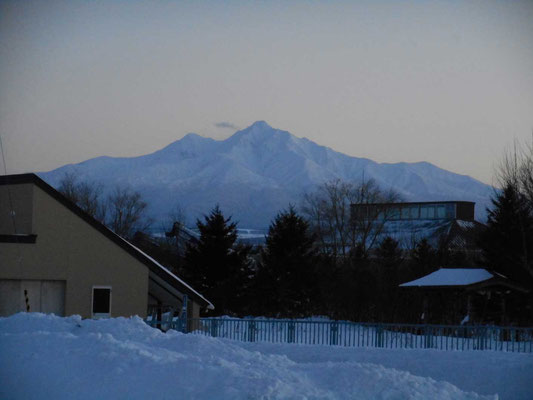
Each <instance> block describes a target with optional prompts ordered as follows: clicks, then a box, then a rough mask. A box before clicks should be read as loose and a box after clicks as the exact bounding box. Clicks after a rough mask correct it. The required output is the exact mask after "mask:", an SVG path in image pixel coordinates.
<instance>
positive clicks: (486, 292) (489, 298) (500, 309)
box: [399, 268, 528, 324]
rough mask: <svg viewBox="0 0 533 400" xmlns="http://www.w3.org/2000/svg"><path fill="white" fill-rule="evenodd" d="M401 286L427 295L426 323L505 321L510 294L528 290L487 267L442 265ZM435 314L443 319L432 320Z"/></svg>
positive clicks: (423, 312) (424, 318) (423, 306)
mask: <svg viewBox="0 0 533 400" xmlns="http://www.w3.org/2000/svg"><path fill="white" fill-rule="evenodd" d="M399 286H400V288H403V289H409V290H411V291H417V292H418V293H420V294H422V295H423V305H422V314H421V320H422V321H423V322H439V323H443V322H447V323H459V322H461V323H466V322H473V321H476V322H483V323H486V322H492V323H502V324H505V323H506V322H507V318H506V315H507V313H506V305H507V302H508V299H509V297H511V296H512V295H515V294H516V293H527V292H528V290H527V289H526V288H524V287H523V286H521V285H519V284H517V283H516V282H513V281H511V280H509V279H507V278H506V277H505V276H503V275H501V274H498V273H497V272H493V271H490V272H489V271H487V270H486V269H483V268H440V269H439V270H437V271H434V272H432V273H430V274H428V275H425V276H423V277H421V278H418V279H415V280H413V281H410V282H405V283H402V284H401V285H399ZM431 314H441V316H440V320H438V321H435V320H432V319H434V317H435V315H431ZM432 316H433V318H432ZM443 319H444V321H443Z"/></svg>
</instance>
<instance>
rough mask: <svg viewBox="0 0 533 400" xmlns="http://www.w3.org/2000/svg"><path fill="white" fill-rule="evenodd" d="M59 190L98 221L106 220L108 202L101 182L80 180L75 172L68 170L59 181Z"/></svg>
mask: <svg viewBox="0 0 533 400" xmlns="http://www.w3.org/2000/svg"><path fill="white" fill-rule="evenodd" d="M58 191H59V192H60V193H61V194H63V196H65V197H66V198H67V199H69V200H70V201H71V202H73V203H75V204H76V205H77V206H78V207H80V208H81V209H82V210H83V211H85V212H86V213H88V214H89V215H91V216H92V217H94V218H95V219H97V220H98V221H100V222H102V223H103V222H104V221H105V216H106V204H105V202H104V201H103V200H102V198H101V197H102V191H103V187H102V185H101V184H98V183H94V182H78V177H77V175H76V174H75V173H73V172H67V173H65V175H64V176H63V178H62V179H61V181H60V183H59V187H58Z"/></svg>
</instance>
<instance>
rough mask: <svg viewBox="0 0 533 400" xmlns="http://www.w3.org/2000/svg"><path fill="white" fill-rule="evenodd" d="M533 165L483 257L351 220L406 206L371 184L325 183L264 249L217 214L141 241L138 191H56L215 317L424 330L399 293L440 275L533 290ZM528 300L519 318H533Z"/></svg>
mask: <svg viewBox="0 0 533 400" xmlns="http://www.w3.org/2000/svg"><path fill="white" fill-rule="evenodd" d="M532 166H533V149H531V147H527V146H526V147H525V148H523V149H521V151H520V152H516V151H515V152H514V153H510V154H509V155H507V156H506V157H505V158H504V162H503V163H502V165H501V166H500V168H499V169H498V177H499V179H500V184H501V188H502V189H501V190H497V191H495V192H494V195H493V198H492V202H493V207H492V208H491V209H490V210H488V220H487V225H486V227H485V228H484V229H483V230H482V231H481V233H480V234H479V235H478V236H477V239H476V240H477V245H478V248H479V250H480V251H478V252H473V253H472V252H465V251H462V250H457V249H455V250H454V249H452V248H450V247H449V246H448V244H447V243H446V242H445V241H442V242H438V243H437V245H436V247H433V246H432V245H431V244H430V242H429V241H428V240H427V239H425V238H421V239H416V240H415V239H413V240H412V241H411V243H399V242H398V241H397V240H396V239H394V238H393V237H390V236H386V235H385V234H384V227H385V224H386V222H387V221H386V219H385V218H378V217H377V215H374V216H372V217H371V218H369V217H368V215H366V216H360V215H358V214H357V213H353V212H351V210H350V207H351V205H352V204H375V203H394V202H398V201H401V200H402V199H401V196H399V195H398V194H397V193H396V192H394V191H392V190H383V189H382V188H380V187H379V186H378V185H377V184H376V182H375V181H373V180H368V181H364V182H359V183H353V182H352V183H347V182H342V181H340V180H333V181H330V182H327V183H324V184H323V185H321V186H320V187H319V188H318V189H317V190H316V191H314V192H312V193H308V194H306V195H305V196H304V198H303V201H302V204H301V207H299V210H297V209H296V207H294V206H292V205H288V207H287V209H285V210H282V211H280V212H279V214H278V215H277V216H276V217H275V218H274V220H273V221H272V222H271V224H270V227H269V229H268V233H267V235H266V238H265V244H264V245H263V246H259V247H252V246H249V245H245V244H242V243H240V242H239V241H238V236H237V224H236V223H235V222H234V221H232V220H231V217H226V216H225V215H224V214H223V211H222V210H221V209H220V207H219V206H215V207H214V208H213V209H212V210H211V212H210V213H209V214H208V215H205V216H204V217H203V218H202V219H197V220H196V228H197V231H198V233H199V237H198V238H195V237H190V238H188V240H184V238H183V235H182V234H181V233H180V232H181V231H180V227H183V226H184V224H183V219H182V217H181V216H179V215H178V216H175V218H174V221H173V229H169V232H168V233H169V234H168V236H167V237H166V238H164V239H156V238H153V237H150V236H149V235H146V234H143V233H142V232H143V231H144V230H145V229H146V227H147V226H148V220H147V219H146V218H145V217H144V214H145V211H146V207H147V204H146V203H145V202H144V201H143V200H142V198H141V196H140V195H139V194H138V193H136V192H134V191H131V190H129V189H127V188H117V189H115V190H114V191H113V192H112V193H111V194H109V195H108V196H107V197H105V198H104V197H103V196H102V187H101V186H99V185H96V184H88V183H84V182H78V180H77V179H76V178H75V177H74V176H66V177H65V179H64V180H63V181H62V182H61V185H60V187H59V190H60V191H61V192H62V193H63V194H64V195H65V196H66V197H68V198H69V199H71V200H72V201H75V202H76V203H77V204H78V205H79V206H80V207H81V208H82V209H84V210H85V211H87V212H88V213H90V214H91V215H93V216H94V217H95V218H97V219H98V220H100V221H102V222H103V223H105V224H106V225H108V226H109V228H110V229H112V230H114V231H115V232H116V233H117V234H119V235H121V236H124V237H126V238H128V239H130V240H132V241H133V242H134V244H136V245H137V246H139V247H140V248H142V249H143V250H144V251H146V252H148V253H149V254H150V255H152V256H153V257H154V258H156V259H158V260H160V261H161V262H162V263H164V264H165V265H167V266H169V268H171V269H172V270H173V271H174V272H176V273H177V274H179V275H180V276H182V277H183V278H184V279H185V280H186V281H187V282H189V283H190V284H191V285H192V286H193V287H194V288H195V289H196V290H198V291H199V292H201V293H202V294H204V295H205V296H206V297H207V298H208V299H209V300H210V301H212V302H213V303H214V304H215V306H216V310H215V313H216V314H218V315H234V316H249V315H254V316H259V315H261V316H270V317H291V318H301V317H308V316H312V315H327V316H329V317H331V318H335V319H348V320H355V321H387V322H426V321H424V316H423V315H421V310H420V307H419V305H420V304H421V302H422V298H421V296H420V294H416V293H414V294H413V293H407V292H405V291H403V290H401V289H400V288H399V287H398V285H399V284H400V283H403V282H406V281H410V280H413V279H416V278H418V277H421V276H423V275H426V274H428V273H430V272H432V271H435V270H436V269H438V268H439V267H446V266H451V267H457V266H461V267H480V268H488V269H490V270H492V271H496V272H498V273H501V274H502V275H504V276H506V277H508V278H510V279H512V280H514V281H515V282H519V283H520V284H521V285H523V286H524V287H527V288H529V289H530V290H531V291H533V290H532V289H533V172H532V171H533V168H532ZM178 214H179V213H178ZM136 232H137V234H135V233H136ZM531 291H530V293H531ZM528 299H529V300H527V302H526V303H527V304H525V305H524V304H523V305H521V306H520V307H519V308H520V310H518V308H517V310H516V312H525V313H526V314H527V317H526V318H528V320H529V321H531V315H532V313H531V306H532V305H533V301H532V299H531V295H529V297H528ZM444 300H450V299H443V300H442V301H444ZM451 300H453V299H451ZM528 307H529V308H528ZM447 313H448V314H450V315H448V314H447ZM451 315H452V312H451V311H450V312H448V310H442V312H441V314H439V319H440V322H448V323H458V321H453V320H451V319H446V318H448V317H449V318H452V316H451ZM453 318H455V316H453Z"/></svg>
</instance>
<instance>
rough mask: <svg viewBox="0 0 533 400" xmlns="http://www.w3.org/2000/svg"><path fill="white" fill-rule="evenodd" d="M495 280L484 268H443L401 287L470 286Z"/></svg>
mask: <svg viewBox="0 0 533 400" xmlns="http://www.w3.org/2000/svg"><path fill="white" fill-rule="evenodd" d="M492 278H494V275H493V274H491V273H490V272H489V271H487V270H486V269H483V268H441V269H439V270H438V271H435V272H432V273H431V274H429V275H426V276H423V277H422V278H419V279H415V280H414V281H410V282H406V283H402V284H401V285H400V287H413V286H414V287H440V286H468V285H473V284H476V283H480V282H484V281H487V280H489V279H492Z"/></svg>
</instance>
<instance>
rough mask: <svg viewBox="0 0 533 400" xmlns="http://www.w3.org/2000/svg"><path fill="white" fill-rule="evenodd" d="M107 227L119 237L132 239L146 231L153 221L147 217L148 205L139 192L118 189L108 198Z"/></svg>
mask: <svg viewBox="0 0 533 400" xmlns="http://www.w3.org/2000/svg"><path fill="white" fill-rule="evenodd" d="M107 206H108V218H107V226H108V227H109V228H110V229H111V230H113V231H114V232H115V233H116V234H117V235H119V236H122V237H125V238H131V237H133V235H134V234H135V232H137V231H145V230H146V229H148V227H149V226H150V224H151V221H150V220H148V219H147V218H146V217H145V212H146V207H147V204H146V202H144V201H143V200H142V197H141V194H140V193H139V192H135V191H132V190H131V189H130V188H122V187H117V188H116V189H115V190H114V191H113V193H111V195H109V197H108V204H107Z"/></svg>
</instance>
